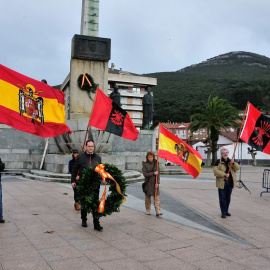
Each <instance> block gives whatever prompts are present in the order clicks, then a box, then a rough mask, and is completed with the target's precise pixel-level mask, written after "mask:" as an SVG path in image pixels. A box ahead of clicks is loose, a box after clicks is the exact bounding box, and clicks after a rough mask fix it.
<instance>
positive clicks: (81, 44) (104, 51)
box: [67, 0, 111, 120]
mask: <svg viewBox="0 0 270 270" xmlns="http://www.w3.org/2000/svg"><path fill="white" fill-rule="evenodd" d="M98 25H99V1H98V0H83V1H82V18H81V34H80V35H74V37H73V39H72V52H71V62H70V95H69V97H70V100H69V113H68V116H67V117H68V119H70V120H72V119H79V118H88V119H89V116H90V113H91V109H92V104H93V98H94V94H93V93H90V94H91V95H90V96H89V94H88V93H87V91H84V90H82V89H81V88H80V87H79V85H78V78H79V76H80V75H81V74H83V73H87V74H89V75H90V76H91V77H92V78H93V80H94V82H95V84H98V85H99V88H100V89H101V90H103V91H104V92H107V88H108V61H109V60H110V53H111V40H110V39H107V38H100V37H98V34H99V33H98V32H99V31H98V29H99V27H98Z"/></svg>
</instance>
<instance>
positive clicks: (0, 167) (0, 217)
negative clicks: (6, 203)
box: [0, 158, 5, 223]
mask: <svg viewBox="0 0 270 270" xmlns="http://www.w3.org/2000/svg"><path fill="white" fill-rule="evenodd" d="M4 169H5V163H3V162H2V160H1V158H0V223H5V220H4V219H3V206H2V184H1V172H2V171H3V170H4Z"/></svg>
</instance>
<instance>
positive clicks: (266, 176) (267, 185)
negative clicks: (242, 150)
mask: <svg viewBox="0 0 270 270" xmlns="http://www.w3.org/2000/svg"><path fill="white" fill-rule="evenodd" d="M269 176H270V170H268V169H264V171H263V179H262V187H263V188H265V189H266V191H262V192H261V194H260V196H261V197H262V194H263V193H268V192H269V189H270V182H269Z"/></svg>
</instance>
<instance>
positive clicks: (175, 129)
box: [155, 122, 207, 144]
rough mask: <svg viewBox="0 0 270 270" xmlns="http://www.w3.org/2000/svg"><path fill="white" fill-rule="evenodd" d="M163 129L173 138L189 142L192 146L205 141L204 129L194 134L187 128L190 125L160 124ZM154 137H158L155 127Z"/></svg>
mask: <svg viewBox="0 0 270 270" xmlns="http://www.w3.org/2000/svg"><path fill="white" fill-rule="evenodd" d="M160 124H161V125H163V126H164V127H165V128H167V129H168V130H169V131H170V132H171V133H173V134H174V135H175V136H177V137H179V138H180V139H181V140H183V141H186V142H190V143H191V144H194V143H196V142H198V141H205V140H206V139H207V130H206V128H201V129H200V130H198V131H196V132H193V133H192V132H191V131H190V130H189V129H188V127H189V125H190V123H183V122H182V123H160ZM155 131H156V135H157V137H158V126H156V127H155Z"/></svg>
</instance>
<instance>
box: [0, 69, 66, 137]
mask: <svg viewBox="0 0 270 270" xmlns="http://www.w3.org/2000/svg"><path fill="white" fill-rule="evenodd" d="M0 123H2V124H6V125H8V126H11V127H13V128H15V129H18V130H21V131H24V132H27V133H31V134H33V135H36V136H40V137H55V136H58V135H61V134H63V133H65V132H69V133H71V131H70V129H69V127H68V126H67V125H66V120H65V94H64V93H63V92H62V91H60V90H56V89H54V88H52V87H51V86H49V85H47V84H45V83H43V82H40V81H36V80H34V79H31V78H29V77H26V76H24V75H22V74H20V73H18V72H16V71H13V70H11V69H9V68H7V67H5V66H3V65H0Z"/></svg>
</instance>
